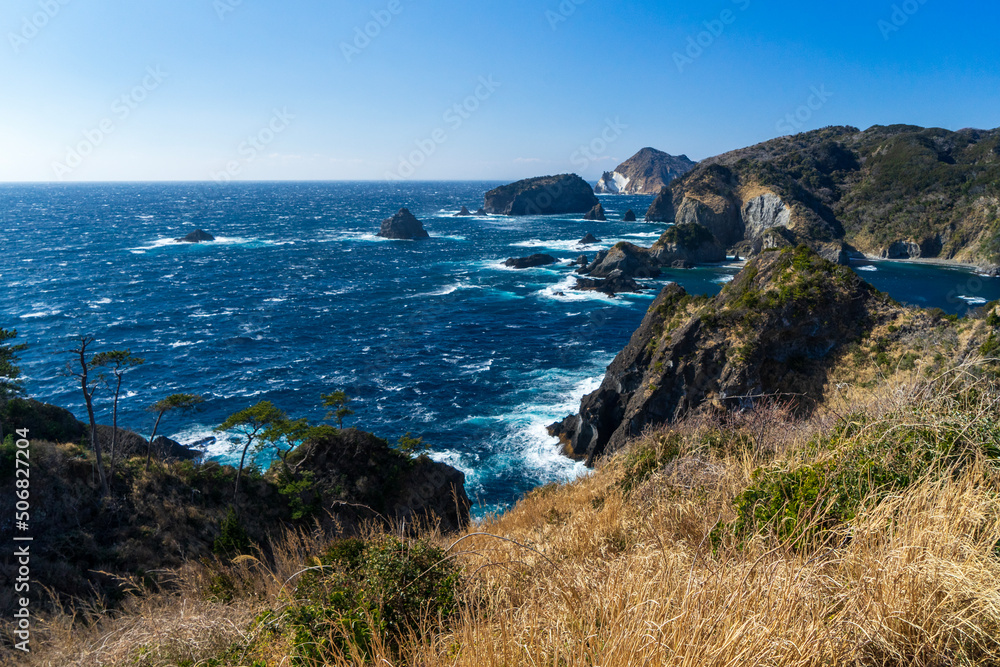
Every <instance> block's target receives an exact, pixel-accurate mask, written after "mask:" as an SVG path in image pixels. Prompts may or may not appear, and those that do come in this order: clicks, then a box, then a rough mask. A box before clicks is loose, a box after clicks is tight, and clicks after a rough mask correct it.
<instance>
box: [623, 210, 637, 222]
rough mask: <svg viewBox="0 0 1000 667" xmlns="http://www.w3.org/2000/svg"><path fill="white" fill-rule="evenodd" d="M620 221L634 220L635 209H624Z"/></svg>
mask: <svg viewBox="0 0 1000 667" xmlns="http://www.w3.org/2000/svg"><path fill="white" fill-rule="evenodd" d="M622 222H635V211H633V210H632V209H629V210H627V211H625V215H623V216H622Z"/></svg>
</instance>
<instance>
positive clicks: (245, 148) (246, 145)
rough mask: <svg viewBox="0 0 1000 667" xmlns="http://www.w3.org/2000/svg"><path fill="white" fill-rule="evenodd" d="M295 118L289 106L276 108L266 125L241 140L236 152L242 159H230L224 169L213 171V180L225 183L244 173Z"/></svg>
mask: <svg viewBox="0 0 1000 667" xmlns="http://www.w3.org/2000/svg"><path fill="white" fill-rule="evenodd" d="M293 120H295V115H294V114H292V113H289V111H288V109H287V108H284V109H281V110H278V109H275V110H274V111H273V113H272V115H271V119H270V120H269V121H268V122H267V123H266V124H265V125H264V127H262V128H260V130H258V131H257V133H256V134H251V135H250V136H248V137H247V138H246V140H245V141H242V142H240V145H239V146H237V147H236V152H237V153H238V154H239V155H240V157H241V158H242V159H241V160H230V161H229V162H227V163H226V167H225V169H223V170H222V171H213V172H212V173H211V175H212V180H214V181H215V182H216V183H219V184H225V183H229V182H230V181H232V180H233V179H234V178H236V177H237V176H239V175H240V174H242V173H243V169H244V168H245V167H246V166H247V165H248V164H250V163H251V162H253V161H254V160H256V159H257V157H258V156H259V155H260V154H261V153H262V152H263V151H264V149H265V148H267V147H268V146H270V145H271V144H272V143H273V142H274V140H275V139H277V138H278V135H280V134H281V133H282V132H284V131H285V130H287V129H288V126H289V125H291V124H292V121H293Z"/></svg>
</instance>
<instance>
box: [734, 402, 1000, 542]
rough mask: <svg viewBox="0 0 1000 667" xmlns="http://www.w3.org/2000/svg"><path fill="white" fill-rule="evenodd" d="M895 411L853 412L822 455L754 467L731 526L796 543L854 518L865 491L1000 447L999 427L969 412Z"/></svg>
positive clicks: (883, 489)
mask: <svg viewBox="0 0 1000 667" xmlns="http://www.w3.org/2000/svg"><path fill="white" fill-rule="evenodd" d="M897 417H898V419H896V420H889V419H883V420H882V421H879V422H873V421H871V420H869V419H867V418H863V417H862V418H855V419H850V418H849V421H848V422H847V423H846V424H845V425H843V426H841V427H839V428H838V429H837V430H835V432H834V433H833V435H832V436H831V437H830V438H828V439H825V440H822V441H817V442H814V443H813V445H812V446H813V448H814V449H816V450H817V451H823V450H825V451H826V452H827V457H826V459H825V460H823V461H820V462H818V463H814V464H812V465H807V466H801V467H789V466H788V464H787V463H783V464H779V465H776V466H773V467H771V468H763V469H759V470H757V471H755V472H754V475H753V481H752V483H751V485H750V486H749V487H748V488H747V489H746V490H745V491H744V492H743V493H741V494H740V495H739V496H737V497H736V499H735V500H734V508H735V510H736V514H737V518H736V520H735V521H734V522H732V524H730V526H729V528H730V529H731V530H732V532H733V533H734V534H736V535H737V536H739V537H741V538H746V537H749V536H751V535H753V534H757V533H760V532H772V533H774V534H776V535H777V536H778V537H779V538H781V539H790V540H792V541H795V542H796V543H800V542H802V541H806V540H809V539H812V538H815V537H819V536H822V534H823V533H825V532H826V531H827V530H828V529H830V528H833V527H834V526H837V525H841V524H844V523H848V522H850V521H851V520H853V519H854V517H855V515H856V513H857V510H858V508H859V507H860V505H861V503H862V502H863V501H865V500H866V499H869V498H871V499H874V500H876V501H877V500H880V499H881V498H884V497H885V496H886V495H888V494H891V493H898V492H900V491H902V490H903V489H906V488H907V487H910V486H912V485H914V484H915V483H917V482H918V481H919V480H921V479H923V478H924V477H926V476H928V475H932V476H933V475H943V474H947V473H949V472H952V473H953V472H955V471H958V470H961V469H962V468H963V467H965V466H966V465H967V464H968V463H969V462H970V461H972V460H973V459H975V458H976V457H977V456H979V455H984V456H986V457H989V458H991V459H996V458H997V457H998V455H1000V427H998V426H997V425H996V424H995V423H994V422H993V421H992V420H986V419H982V418H981V417H979V416H977V415H976V414H973V413H964V412H959V411H952V412H948V413H946V414H939V413H932V414H928V413H925V412H922V411H919V410H910V411H907V412H905V413H900V414H899V415H897Z"/></svg>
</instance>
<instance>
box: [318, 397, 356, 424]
mask: <svg viewBox="0 0 1000 667" xmlns="http://www.w3.org/2000/svg"><path fill="white" fill-rule="evenodd" d="M320 398H322V399H323V407H325V408H333V409H332V410H330V411H329V412H327V413H326V418H327V419H329V418H330V417H333V418H335V419H336V420H337V428H339V429H343V428H344V418H345V417H350V416H351V415H353V414H354V410H351V409H350V408H349V407H347V404H348V403H350V402H351V399H350V398H348V396H347V394H346V393H345V392H344V391H342V390H339V389H338V390H337V391H335V392H333V393H332V394H321V395H320Z"/></svg>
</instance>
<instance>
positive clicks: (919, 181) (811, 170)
mask: <svg viewBox="0 0 1000 667" xmlns="http://www.w3.org/2000/svg"><path fill="white" fill-rule="evenodd" d="M646 219H647V220H650V221H677V222H698V223H700V224H702V225H703V226H705V227H707V228H709V229H710V230H712V232H713V233H715V234H716V236H717V237H718V238H719V240H720V241H721V242H722V243H724V244H727V245H729V246H733V245H736V246H740V249H741V250H742V251H743V252H745V253H750V254H753V253H757V252H760V251H761V250H763V249H766V248H774V247H782V246H787V245H796V244H798V243H807V244H808V245H810V246H811V247H812V248H814V249H815V250H817V251H819V252H821V253H822V254H823V255H824V256H825V257H827V258H828V259H831V260H833V261H838V262H844V261H846V259H847V257H848V255H849V254H850V253H853V252H861V253H864V254H866V255H869V256H874V257H885V258H916V257H922V258H928V257H933V258H942V259H953V260H958V261H963V262H969V263H975V264H979V265H984V266H987V267H996V266H998V265H1000V130H971V129H969V130H960V131H958V132H951V131H948V130H943V129H933V128H932V129H925V128H920V127H914V126H908V125H894V126H890V127H883V126H875V127H872V128H870V129H868V130H866V131H864V132H862V131H860V130H858V129H857V128H853V127H829V128H824V129H821V130H816V131H813V132H808V133H805V134H800V135H796V136H791V137H781V138H778V139H774V140H772V141H768V142H765V143H762V144H758V145H756V146H752V147H749V148H744V149H740V150H737V151H733V152H730V153H725V154H723V155H719V156H716V157H714V158H709V159H707V160H704V161H703V162H701V163H700V164H699V165H698V166H697V167H696V168H695V169H694V170H692V171H691V172H690V173H689V174H687V175H686V176H684V177H682V178H680V179H677V180H675V181H674V182H673V183H671V184H670V186H669V189H667V190H664V191H661V194H660V196H658V198H657V200H656V201H655V202H654V203H653V205H652V206H651V207H650V209H649V211H648V212H647V214H646Z"/></svg>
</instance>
